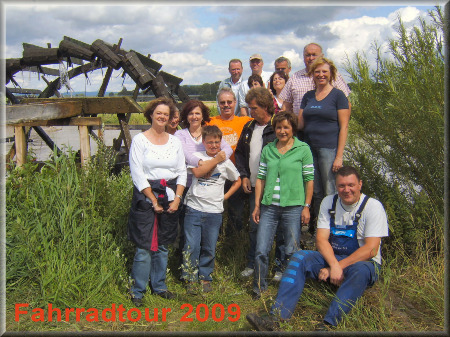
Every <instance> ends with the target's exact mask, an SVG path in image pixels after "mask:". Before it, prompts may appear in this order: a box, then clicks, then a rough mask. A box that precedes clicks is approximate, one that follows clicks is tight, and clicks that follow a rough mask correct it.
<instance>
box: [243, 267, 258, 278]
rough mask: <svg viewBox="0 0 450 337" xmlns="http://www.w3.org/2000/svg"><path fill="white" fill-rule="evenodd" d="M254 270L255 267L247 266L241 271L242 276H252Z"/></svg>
mask: <svg viewBox="0 0 450 337" xmlns="http://www.w3.org/2000/svg"><path fill="white" fill-rule="evenodd" d="M254 271H255V270H254V269H252V268H249V267H247V268H245V269H244V270H243V271H242V272H241V277H250V276H251V275H252V274H253V272H254Z"/></svg>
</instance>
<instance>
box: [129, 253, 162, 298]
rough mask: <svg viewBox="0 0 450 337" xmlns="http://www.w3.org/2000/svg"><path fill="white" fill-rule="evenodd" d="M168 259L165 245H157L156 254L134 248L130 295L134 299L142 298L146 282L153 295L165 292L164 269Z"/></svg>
mask: <svg viewBox="0 0 450 337" xmlns="http://www.w3.org/2000/svg"><path fill="white" fill-rule="evenodd" d="M168 257H169V249H168V248H167V246H166V245H159V246H158V250H157V251H156V252H151V251H148V250H147V249H142V248H136V254H135V255H134V261H133V267H132V269H131V278H132V279H133V280H134V283H133V285H132V286H131V293H132V295H133V296H134V297H135V298H142V296H144V293H145V291H146V288H147V285H148V280H149V278H150V285H151V287H152V290H153V292H154V293H157V294H158V293H162V292H164V291H166V290H167V286H166V269H167V261H168Z"/></svg>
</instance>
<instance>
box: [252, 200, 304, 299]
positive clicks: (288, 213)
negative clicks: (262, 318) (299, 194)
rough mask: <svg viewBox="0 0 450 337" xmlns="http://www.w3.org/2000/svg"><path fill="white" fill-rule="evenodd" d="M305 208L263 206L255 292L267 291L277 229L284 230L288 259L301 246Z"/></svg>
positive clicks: (254, 283)
mask: <svg viewBox="0 0 450 337" xmlns="http://www.w3.org/2000/svg"><path fill="white" fill-rule="evenodd" d="M302 210H303V206H286V207H281V206H274V205H269V206H267V205H261V213H260V219H259V224H258V231H257V233H256V250H255V273H254V280H253V292H254V293H256V294H260V293H261V292H263V291H265V290H266V289H267V286H268V285H267V274H268V269H269V253H270V250H271V248H272V243H273V239H274V237H275V233H276V231H277V227H278V226H281V227H282V229H283V237H284V244H285V254H286V259H289V257H290V256H291V255H292V254H293V253H294V252H295V251H297V250H298V247H299V246H300V217H301V214H302Z"/></svg>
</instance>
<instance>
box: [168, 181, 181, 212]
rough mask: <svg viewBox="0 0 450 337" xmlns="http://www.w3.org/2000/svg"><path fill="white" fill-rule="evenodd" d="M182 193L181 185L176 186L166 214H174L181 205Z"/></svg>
mask: <svg viewBox="0 0 450 337" xmlns="http://www.w3.org/2000/svg"><path fill="white" fill-rule="evenodd" d="M183 192H184V186H183V185H177V190H176V192H175V199H173V201H172V202H171V203H169V208H168V209H167V213H174V212H176V210H177V209H178V207H179V206H180V203H181V198H182V195H183Z"/></svg>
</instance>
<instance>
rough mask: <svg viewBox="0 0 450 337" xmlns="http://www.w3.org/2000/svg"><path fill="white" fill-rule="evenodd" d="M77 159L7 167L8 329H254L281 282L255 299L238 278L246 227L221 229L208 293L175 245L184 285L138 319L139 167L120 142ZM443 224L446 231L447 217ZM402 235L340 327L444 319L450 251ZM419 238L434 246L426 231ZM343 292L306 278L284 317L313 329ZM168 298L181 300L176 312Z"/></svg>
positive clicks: (427, 324) (171, 276)
mask: <svg viewBox="0 0 450 337" xmlns="http://www.w3.org/2000/svg"><path fill="white" fill-rule="evenodd" d="M73 159H74V158H73V155H70V156H69V157H59V158H56V157H55V159H54V160H53V161H50V162H47V163H46V164H45V165H44V167H43V168H42V169H41V170H40V171H39V172H36V171H35V168H36V166H35V165H34V164H33V163H27V164H26V165H25V168H24V169H23V170H14V171H12V172H10V174H9V176H8V178H7V181H6V219H7V221H6V246H7V251H6V253H7V254H6V261H7V273H6V294H7V302H6V328H7V331H72V332H73V331H91V332H97V331H127V332H128V331H155V332H161V331H250V330H251V327H250V325H249V324H248V323H247V321H246V320H245V315H246V314H248V313H250V312H255V311H266V310H268V309H269V308H270V305H271V303H272V302H273V300H274V298H275V295H276V291H277V286H278V284H274V283H271V284H270V286H269V291H268V293H267V295H265V296H264V297H263V298H262V299H261V300H258V301H254V300H252V298H251V279H250V280H242V279H240V278H239V273H240V271H241V270H242V269H243V268H244V267H245V255H246V249H247V247H248V235H247V232H244V233H243V234H240V235H236V236H235V237H234V238H232V239H231V240H225V239H224V238H223V237H220V239H219V243H218V247H217V261H216V269H215V272H214V276H213V277H214V282H213V286H214V290H213V291H212V292H211V293H208V294H201V293H200V294H199V295H196V296H189V295H187V294H186V291H185V289H184V284H183V283H182V282H181V281H180V280H179V276H180V269H179V264H178V261H179V256H177V255H175V250H174V247H171V254H170V260H169V270H168V272H167V277H168V278H167V284H168V286H169V289H170V290H171V291H173V292H175V293H177V294H178V297H177V299H175V300H164V299H162V298H160V297H157V296H153V295H150V294H149V293H147V295H146V296H145V297H144V306H145V307H146V308H150V313H149V318H153V319H154V321H147V320H146V319H145V316H142V317H141V319H137V314H138V313H137V312H136V311H133V312H128V310H130V309H133V306H132V304H131V301H130V299H129V295H128V290H129V280H128V276H129V273H130V269H131V263H132V259H133V256H134V247H133V245H132V244H131V243H130V242H129V241H127V239H126V223H127V216H128V210H129V206H130V199H131V192H132V181H131V178H130V174H129V171H128V170H127V169H125V170H123V171H122V172H121V173H120V174H119V175H111V174H110V171H111V167H112V153H110V152H109V151H108V149H105V148H102V147H101V148H100V149H99V153H98V155H97V157H96V159H95V160H93V161H92V164H91V166H90V167H89V168H88V169H86V170H81V169H80V168H79V167H78V166H77V165H75V164H74V160H73ZM435 229H436V231H438V232H437V235H436V237H437V238H438V240H442V237H443V235H442V234H443V233H442V228H439V227H438V228H435ZM439 231H441V232H439ZM424 237H427V236H424ZM392 245H395V246H389V244H385V245H384V246H383V250H384V255H383V256H384V259H385V263H384V266H383V271H382V276H381V279H380V281H379V282H378V283H376V284H375V286H374V287H373V288H371V289H369V290H368V291H367V292H366V294H365V295H364V297H363V298H362V299H361V300H360V301H359V302H358V303H357V305H356V307H355V308H354V309H353V310H352V311H351V313H350V315H348V316H347V317H346V318H345V319H344V321H343V322H342V323H341V324H340V325H339V326H338V327H337V329H336V331H367V332H369V331H370V332H378V331H422V332H424V331H427V332H429V331H443V329H444V296H443V295H444V255H443V252H442V251H437V252H436V251H431V252H430V251H427V250H417V251H415V252H408V253H406V252H405V250H404V248H403V247H402V246H401V245H400V243H398V242H395V243H392ZM417 246H418V247H424V246H427V242H423V243H422V242H421V243H418V245H417ZM430 246H432V247H434V246H436V245H434V244H431V245H430ZM440 246H441V247H442V244H441V245H440ZM333 294H334V289H333V287H331V286H329V285H327V284H323V283H322V284H319V283H313V282H310V283H307V285H306V287H305V291H304V294H303V296H302V298H301V299H300V301H299V303H298V305H297V308H296V311H295V313H294V316H293V318H292V320H291V321H290V322H289V323H285V324H283V327H282V328H283V329H284V330H286V331H310V330H313V329H314V326H315V325H316V324H317V323H318V322H319V321H320V320H321V319H322V317H323V315H324V314H325V313H326V310H327V306H328V304H329V302H330V301H331V298H332V296H333ZM19 303H24V304H28V307H25V306H24V307H21V308H19V309H20V310H24V311H25V310H26V311H28V313H26V314H20V315H19V320H18V321H16V319H15V318H16V317H15V316H16V314H17V310H16V305H17V304H19ZM49 303H51V304H52V305H53V307H57V308H60V309H62V311H63V312H62V315H63V317H62V321H61V322H58V321H57V318H58V317H57V312H55V313H53V316H52V321H50V320H49V318H48V310H47V309H48V304H49ZM113 304H114V305H115V306H116V307H118V306H120V305H123V308H124V310H125V313H127V312H128V313H129V314H130V316H127V315H126V314H125V316H124V320H123V321H120V320H119V317H116V319H115V321H111V322H107V321H105V320H107V319H109V318H110V317H111V316H110V313H106V316H105V317H106V319H105V318H102V317H101V312H102V311H103V310H104V309H106V308H111V307H112V305H113ZM38 308H40V309H42V310H44V312H45V314H44V316H42V317H41V316H40V315H38V313H39V312H40V311H39V309H38ZM66 308H83V309H85V310H88V309H90V308H92V310H91V311H90V312H89V313H91V314H92V313H93V312H94V311H95V310H94V309H95V308H96V309H98V311H99V312H100V314H99V315H100V316H99V318H98V321H95V320H92V319H93V316H89V317H90V318H91V320H92V321H89V320H88V315H89V313H88V312H84V313H80V314H79V315H80V316H79V317H80V319H79V320H77V319H76V313H75V312H73V313H71V314H69V320H68V321H67V322H66V321H65V319H64V310H65V309H66ZM163 308H166V309H167V310H168V309H170V312H166V315H165V320H164V315H163V311H162V309H163ZM33 309H34V311H33ZM155 309H157V310H158V312H157V315H156V316H155V315H154V314H155ZM190 309H192V312H191V313H189V310H190ZM213 309H214V310H213ZM33 315H34V316H33ZM143 315H144V309H143ZM155 317H156V318H155ZM40 318H42V320H40ZM134 319H136V321H135V322H133V321H132V320H134Z"/></svg>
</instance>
